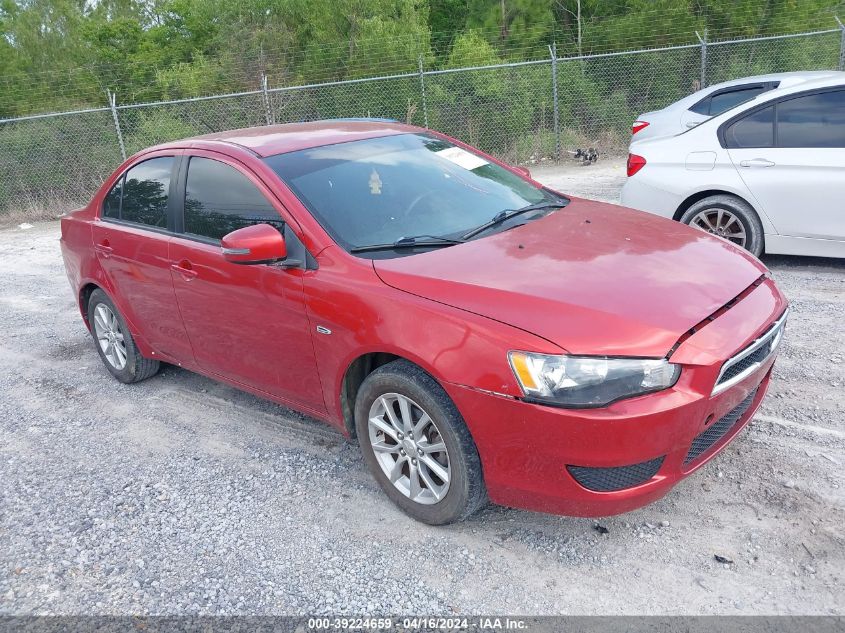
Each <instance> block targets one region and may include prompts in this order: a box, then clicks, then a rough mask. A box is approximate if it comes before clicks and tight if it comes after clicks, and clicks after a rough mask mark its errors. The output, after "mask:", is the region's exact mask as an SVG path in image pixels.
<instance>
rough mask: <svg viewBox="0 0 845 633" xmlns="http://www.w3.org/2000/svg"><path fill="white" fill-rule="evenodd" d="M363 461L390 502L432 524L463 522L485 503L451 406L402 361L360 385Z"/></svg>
mask: <svg viewBox="0 0 845 633" xmlns="http://www.w3.org/2000/svg"><path fill="white" fill-rule="evenodd" d="M355 428H356V432H357V434H358V442H359V443H360V445H361V451H362V453H363V455H364V461H365V462H366V463H367V467H368V468H369V469H370V472H372V474H373V476H374V477H375V478H376V480H377V481H378V483H379V485H380V486H381V488H382V489H383V490H384V492H385V493H386V494H387V496H388V497H389V498H390V499H391V501H393V502H394V503H395V504H396V505H397V506H399V507H400V508H401V509H402V510H403V511H404V512H405V513H406V514H408V515H409V516H411V517H412V518H414V519H417V520H418V521H422V522H424V523H428V524H430V525H444V524H447V523H453V522H456V521H462V520H464V519H466V518H467V517H469V516H470V515H472V514H473V513H474V512H475V511H476V510H478V509H479V508H480V507H481V506H482V505H483V504H484V503H485V501H486V499H487V493H486V489H485V487H484V477H483V475H482V472H481V460H480V458H479V456H478V449H477V448H476V446H475V442H474V441H473V440H472V436H471V435H470V433H469V429H467V426H466V424H465V423H464V420H463V417H462V416H461V414H460V412H459V411H458V409H457V408H456V407H455V405H454V403H453V402H452V400H451V399H450V398H449V396H448V395H447V394H446V392H445V391H444V390H443V387H441V386H440V385H439V384H438V382H437V381H436V380H434V378H432V377H431V376H430V375H429V374H427V373H426V372H425V371H423V370H422V369H421V368H419V367H417V366H416V365H414V364H413V363H410V362H408V361H406V360H397V361H393V362H391V363H388V364H386V365H383V366H381V367H379V368H378V369H376V370H375V371H374V372H372V373H371V374H370V375H369V376H367V378H366V379H365V380H364V382H363V384H362V385H361V388H360V390H359V391H358V397H357V399H356V401H355Z"/></svg>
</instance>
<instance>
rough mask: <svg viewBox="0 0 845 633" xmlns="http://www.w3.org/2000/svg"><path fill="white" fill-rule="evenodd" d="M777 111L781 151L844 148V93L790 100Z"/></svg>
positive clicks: (838, 92) (834, 92)
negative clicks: (782, 148) (801, 148)
mask: <svg viewBox="0 0 845 633" xmlns="http://www.w3.org/2000/svg"><path fill="white" fill-rule="evenodd" d="M777 108H778V110H777V140H778V147H813V148H815V147H817V148H824V147H845V90H836V91H831V92H819V93H816V94H811V95H805V96H803V97H797V98H795V99H787V100H784V101H781V102H780V103H778V106H777Z"/></svg>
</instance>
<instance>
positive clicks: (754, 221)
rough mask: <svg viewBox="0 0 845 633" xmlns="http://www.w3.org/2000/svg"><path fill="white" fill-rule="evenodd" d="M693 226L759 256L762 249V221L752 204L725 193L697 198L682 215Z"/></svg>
mask: <svg viewBox="0 0 845 633" xmlns="http://www.w3.org/2000/svg"><path fill="white" fill-rule="evenodd" d="M681 222H683V223H684V224H688V225H690V226H692V227H693V228H696V229H700V230H702V231H705V232H707V233H711V234H713V235H718V236H719V237H723V238H725V239H726V240H728V241H729V242H733V243H734V244H736V245H737V246H740V247H742V248H744V249H745V250H747V251H749V252H750V253H751V254H752V255H755V256H756V257H759V256H760V254H761V253H762V252H763V225H762V223H761V222H760V218H759V216H758V215H757V212H756V211H754V209H753V208H751V205H750V204H748V203H747V202H745V200H741V199H740V198H737V197H736V196H731V195H727V194H722V195H717V196H709V197H707V198H704V199H702V200H699V201H698V202H696V203H695V204H693V205H692V206H691V207H690V208H689V209H687V210H686V211H685V212H684V214H683V215H682V216H681Z"/></svg>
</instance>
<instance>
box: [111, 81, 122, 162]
mask: <svg viewBox="0 0 845 633" xmlns="http://www.w3.org/2000/svg"><path fill="white" fill-rule="evenodd" d="M108 95H109V107H110V108H111V116H112V119H114V131H115V132H116V133H117V142H118V143H119V144H120V155H121V156H123V160H126V146H125V145H124V144H123V132H121V131H120V119H118V118H117V95H116V94H115V93H114V92H112V91H111V90H109V91H108Z"/></svg>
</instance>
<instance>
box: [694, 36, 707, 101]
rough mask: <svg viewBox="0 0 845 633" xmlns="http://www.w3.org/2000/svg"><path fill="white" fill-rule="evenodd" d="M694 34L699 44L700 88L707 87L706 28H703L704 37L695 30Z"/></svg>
mask: <svg viewBox="0 0 845 633" xmlns="http://www.w3.org/2000/svg"><path fill="white" fill-rule="evenodd" d="M695 36H696V37H697V38H698V41H699V43H700V44H701V82H700V83H701V88H706V87H707V29H704V37H701V36H700V35H699V34H698V31H696V32H695Z"/></svg>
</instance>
